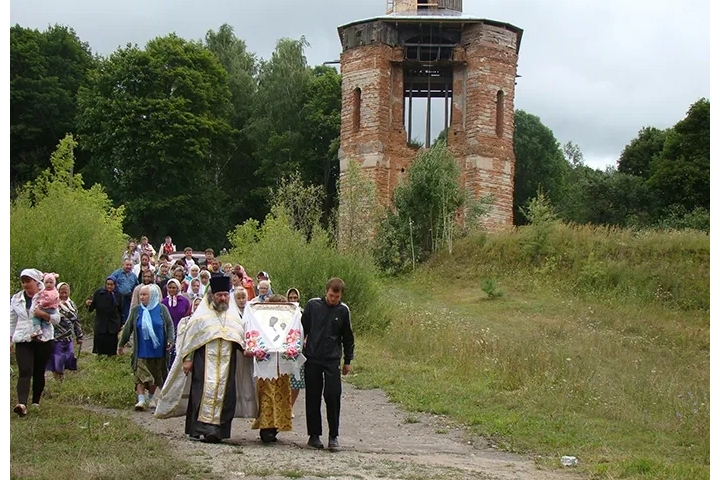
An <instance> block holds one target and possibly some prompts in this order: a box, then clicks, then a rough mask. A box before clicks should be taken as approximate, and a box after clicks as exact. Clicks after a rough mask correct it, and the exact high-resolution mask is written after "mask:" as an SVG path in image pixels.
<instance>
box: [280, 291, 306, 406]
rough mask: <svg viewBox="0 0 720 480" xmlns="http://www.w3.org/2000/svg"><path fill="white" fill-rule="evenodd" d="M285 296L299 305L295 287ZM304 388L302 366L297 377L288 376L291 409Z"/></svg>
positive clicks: (293, 375) (298, 293)
mask: <svg viewBox="0 0 720 480" xmlns="http://www.w3.org/2000/svg"><path fill="white" fill-rule="evenodd" d="M285 296H286V297H287V301H288V302H293V303H297V304H299V303H300V290H298V289H297V288H295V287H293V288H291V289H289V290H288V291H287V293H286V294H285ZM298 308H299V309H300V313H301V314H302V311H303V309H302V307H300V306H299V305H298ZM304 388H305V365H304V364H303V366H302V367H300V375H299V376H297V377H296V376H295V374H291V375H290V390H291V392H292V398H291V400H292V405H293V408H294V407H295V402H296V401H297V399H298V396H299V395H300V390H303V389H304ZM292 417H293V418H295V414H294V413H293V414H292Z"/></svg>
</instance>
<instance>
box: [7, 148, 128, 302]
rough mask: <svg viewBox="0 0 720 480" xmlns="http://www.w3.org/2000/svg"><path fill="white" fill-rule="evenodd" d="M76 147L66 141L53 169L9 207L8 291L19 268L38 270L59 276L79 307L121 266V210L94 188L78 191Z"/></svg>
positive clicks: (80, 184) (22, 191)
mask: <svg viewBox="0 0 720 480" xmlns="http://www.w3.org/2000/svg"><path fill="white" fill-rule="evenodd" d="M75 145H76V143H75V141H74V140H73V138H72V137H71V136H67V137H65V138H64V139H63V140H62V141H61V142H60V144H59V145H58V148H57V150H56V151H55V153H54V154H53V155H52V159H51V162H52V169H50V168H48V169H47V170H45V171H44V172H43V173H42V174H41V176H40V177H38V179H37V180H35V181H34V182H31V183H28V184H27V185H26V186H24V187H23V188H21V189H20V192H19V193H18V196H17V198H16V199H14V200H13V201H12V202H11V204H10V251H11V252H12V254H11V255H10V283H11V287H12V291H13V292H15V291H17V290H19V288H20V282H19V279H18V274H19V273H20V271H21V270H22V269H24V268H38V269H40V270H41V271H43V272H56V273H58V274H60V278H59V281H61V282H67V283H69V284H70V285H71V287H72V292H71V298H73V299H74V300H75V301H76V302H77V303H80V302H82V300H83V299H85V298H88V297H89V296H90V294H91V293H92V291H93V290H95V289H96V288H99V287H100V286H102V282H103V280H104V279H105V277H106V276H107V275H108V274H109V273H110V272H112V271H113V270H115V269H116V268H117V266H118V264H119V262H120V252H122V249H123V246H124V245H125V236H124V235H123V231H122V221H123V209H122V208H119V209H116V208H113V206H112V202H111V201H110V199H109V198H108V197H107V195H106V194H105V192H104V191H103V189H102V187H100V186H99V185H95V186H93V187H92V188H90V189H85V188H83V181H82V177H81V176H80V175H79V174H73V173H72V171H73V165H74V158H73V150H74V147H75Z"/></svg>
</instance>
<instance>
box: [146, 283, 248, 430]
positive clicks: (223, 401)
mask: <svg viewBox="0 0 720 480" xmlns="http://www.w3.org/2000/svg"><path fill="white" fill-rule="evenodd" d="M210 290H211V293H208V294H207V295H206V296H205V298H204V299H203V301H202V303H201V304H200V306H199V307H198V308H197V310H196V311H195V313H193V315H192V317H190V319H189V320H188V322H187V324H186V325H185V324H183V325H182V326H181V327H180V328H179V329H178V330H179V332H178V339H177V355H178V356H179V358H178V359H177V360H176V361H175V362H173V364H172V367H171V369H170V374H169V375H168V378H167V381H166V382H165V385H164V386H163V388H162V391H161V393H160V397H159V399H158V402H157V408H156V410H155V416H156V417H158V418H167V417H174V416H180V415H183V414H184V415H185V433H186V434H188V435H190V436H191V437H192V438H200V437H201V436H202V437H203V440H204V441H206V442H209V443H218V442H220V441H222V440H223V439H225V438H230V428H231V424H232V420H233V418H235V417H243V418H255V417H256V416H257V413H258V410H257V399H256V392H255V387H254V382H253V379H252V377H251V376H249V375H243V373H244V372H245V370H244V369H242V368H237V367H238V361H237V356H238V354H239V355H243V354H244V355H246V356H247V355H249V352H248V351H247V350H244V347H245V335H244V330H243V326H242V320H241V319H240V316H239V315H238V313H237V310H236V309H235V308H230V279H229V278H228V277H214V278H211V279H210ZM246 352H247V353H246Z"/></svg>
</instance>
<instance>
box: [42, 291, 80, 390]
mask: <svg viewBox="0 0 720 480" xmlns="http://www.w3.org/2000/svg"><path fill="white" fill-rule="evenodd" d="M57 289H58V294H59V295H60V307H59V309H58V313H59V314H60V323H58V324H57V325H55V343H54V345H53V350H52V354H51V355H50V358H49V359H48V363H47V367H46V369H47V370H48V371H50V372H53V376H54V377H55V380H62V379H63V375H64V374H65V369H68V370H77V358H76V357H75V352H74V350H73V334H74V336H75V339H76V341H77V343H78V348H82V341H83V332H82V328H81V327H80V319H79V318H78V309H77V306H76V305H75V302H73V301H72V300H70V285H68V284H67V283H65V282H61V283H60V284H58V286H57Z"/></svg>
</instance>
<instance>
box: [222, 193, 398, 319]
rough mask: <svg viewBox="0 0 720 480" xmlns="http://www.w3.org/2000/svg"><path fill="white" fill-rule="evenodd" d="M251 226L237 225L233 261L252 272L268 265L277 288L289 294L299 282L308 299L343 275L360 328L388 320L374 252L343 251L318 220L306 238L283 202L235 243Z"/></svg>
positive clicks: (346, 298)
mask: <svg viewBox="0 0 720 480" xmlns="http://www.w3.org/2000/svg"><path fill="white" fill-rule="evenodd" d="M247 223H248V222H246V224H247ZM251 229H252V227H251V226H248V227H244V226H241V227H240V228H238V229H236V232H239V233H237V234H236V235H235V236H232V235H231V238H230V240H231V243H232V245H233V247H232V248H231V250H230V252H229V254H228V256H229V258H230V259H231V261H234V262H239V263H242V264H243V265H244V266H245V268H246V270H247V271H248V272H256V271H260V270H264V271H267V272H268V273H269V274H270V279H271V284H272V289H273V291H275V292H276V293H281V294H285V292H286V291H287V289H288V288H290V287H295V288H297V289H298V290H299V291H300V293H301V295H302V297H301V302H302V303H304V302H306V301H307V300H309V299H310V298H312V297H319V296H323V295H324V294H325V284H326V282H327V280H328V279H329V278H332V277H340V278H342V279H343V281H344V282H345V285H346V289H345V293H344V294H343V302H345V303H346V304H347V305H348V306H349V307H350V311H351V313H352V318H353V326H354V328H355V330H356V331H359V332H360V331H377V330H382V329H384V328H385V326H386V325H387V324H388V322H389V319H388V316H387V314H385V313H384V312H385V311H386V309H385V308H384V307H383V303H384V301H385V300H384V297H383V295H382V291H381V288H380V283H379V281H378V271H377V269H376V267H375V266H374V264H373V261H372V258H371V257H370V256H369V255H366V254H364V253H362V252H357V253H345V254H342V253H340V252H339V251H338V250H337V249H336V248H335V247H334V246H333V245H332V243H331V241H330V236H329V234H328V233H327V232H326V231H325V230H323V229H322V228H321V227H320V226H319V224H317V223H316V225H315V227H314V228H313V230H312V235H311V237H310V239H309V240H307V239H306V238H305V237H304V235H303V233H301V232H299V231H297V230H294V229H293V228H292V227H291V224H290V220H289V218H288V215H287V214H286V213H285V211H284V210H283V209H282V208H280V207H279V206H274V207H273V209H272V211H271V213H270V214H269V215H268V216H267V217H266V218H265V221H264V222H263V225H262V227H260V229H259V230H257V237H256V241H254V242H252V243H243V244H238V243H236V242H238V241H239V240H240V239H246V238H250V237H251V236H248V235H244V232H247V231H249V230H251Z"/></svg>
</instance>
